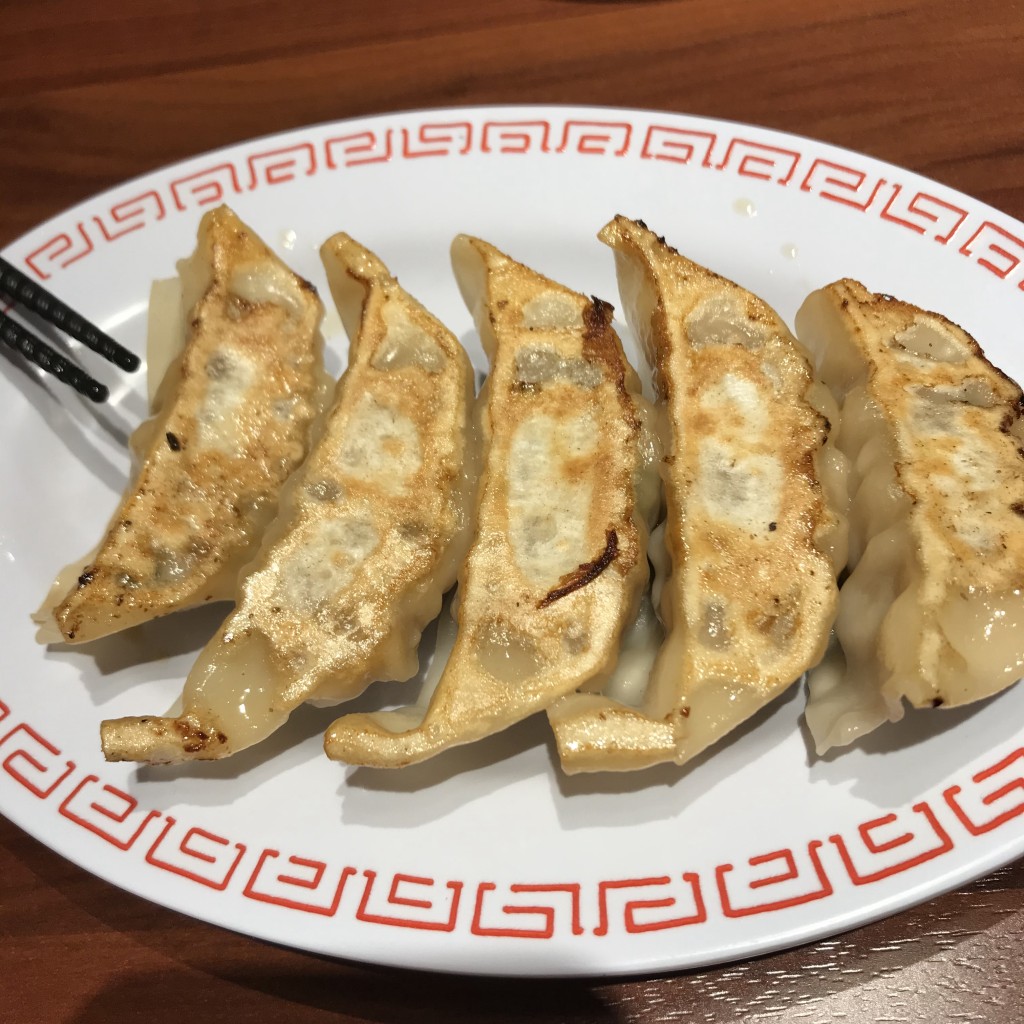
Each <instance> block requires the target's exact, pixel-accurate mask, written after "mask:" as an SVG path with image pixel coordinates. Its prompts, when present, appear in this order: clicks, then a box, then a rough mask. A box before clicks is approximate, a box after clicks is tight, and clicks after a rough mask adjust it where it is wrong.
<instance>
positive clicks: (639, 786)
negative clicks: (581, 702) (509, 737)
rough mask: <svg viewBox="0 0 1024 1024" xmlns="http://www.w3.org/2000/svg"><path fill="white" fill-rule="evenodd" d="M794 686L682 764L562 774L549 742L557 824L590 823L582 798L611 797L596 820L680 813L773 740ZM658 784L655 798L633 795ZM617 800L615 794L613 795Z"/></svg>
mask: <svg viewBox="0 0 1024 1024" xmlns="http://www.w3.org/2000/svg"><path fill="white" fill-rule="evenodd" d="M796 695H797V687H790V689H789V690H787V691H786V692H785V693H783V694H780V695H779V696H778V697H777V698H776V699H775V700H774V701H772V702H771V703H770V704H768V705H767V706H766V707H763V708H761V710H760V711H758V712H757V713H756V714H755V715H753V716H751V717H750V718H749V719H747V721H745V722H744V723H743V724H742V725H740V726H738V727H737V728H736V729H734V730H733V731H732V732H731V733H729V734H728V735H727V736H726V737H724V738H723V739H722V740H720V741H719V742H718V743H716V744H715V745H714V746H712V747H710V748H709V749H707V750H705V751H704V752H703V753H701V754H698V755H697V756H696V757H695V758H693V759H692V760H691V761H689V762H688V763H687V764H685V765H675V764H660V765H653V766H652V767H650V768H644V769H641V770H639V771H635V772H594V773H587V774H581V775H566V774H565V773H564V772H562V771H561V770H560V769H558V767H557V761H558V755H557V753H556V752H555V747H554V741H553V739H552V741H551V758H552V762H553V771H555V772H557V776H556V777H557V780H558V789H559V791H560V793H561V795H562V796H563V797H565V798H566V799H564V800H561V801H559V802H558V804H557V810H558V819H559V823H560V824H561V826H562V827H563V828H567V829H576V828H592V827H593V824H594V810H593V804H592V803H591V802H590V801H589V800H586V799H584V798H586V797H591V796H600V797H612V798H613V799H612V800H610V801H606V802H605V803H603V804H602V806H601V824H602V825H604V826H610V827H617V826H618V827H630V826H634V825H643V824H647V823H648V822H652V821H663V820H664V819H665V818H667V817H674V816H676V815H678V814H680V813H681V812H683V811H684V810H685V809H686V808H687V807H688V806H689V805H690V804H691V803H692V802H693V800H694V799H696V798H698V797H700V796H703V795H704V794H706V793H708V792H709V791H710V790H712V789H713V788H714V787H715V786H716V785H718V784H719V783H720V782H723V781H724V780H726V779H728V778H730V777H731V776H733V775H735V774H736V773H737V772H739V771H742V770H744V769H745V768H746V767H747V766H748V765H750V764H752V763H753V762H755V761H756V760H757V759H758V758H759V757H760V756H761V755H762V754H764V753H765V752H766V751H767V750H769V749H770V748H771V747H772V746H773V745H774V744H775V742H776V740H777V736H778V729H779V727H780V726H781V724H782V723H781V721H780V722H776V723H775V727H773V725H772V724H770V723H772V722H773V720H776V719H780V720H781V719H784V718H786V717H787V716H791V715H792V709H791V708H790V707H789V705H790V704H792V702H793V701H794V700H795V699H796ZM655 788H657V789H658V791H659V792H658V796H657V798H656V799H638V797H640V796H641V795H642V794H644V793H649V792H651V791H652V790H653V789H655ZM619 797H621V798H623V799H617V798H619Z"/></svg>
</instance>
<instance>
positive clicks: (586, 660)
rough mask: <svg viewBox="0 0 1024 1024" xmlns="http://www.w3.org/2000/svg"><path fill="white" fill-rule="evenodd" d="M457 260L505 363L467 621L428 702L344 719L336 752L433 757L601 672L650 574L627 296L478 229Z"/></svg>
mask: <svg viewBox="0 0 1024 1024" xmlns="http://www.w3.org/2000/svg"><path fill="white" fill-rule="evenodd" d="M452 260H453V264H454V267H455V272H456V276H457V278H458V280H459V285H460V287H461V289H462V294H463V297H464V298H465V300H466V303H467V305H468V306H469V307H470V309H471V310H472V311H473V314H474V319H475V320H476V323H477V327H478V329H479V331H480V335H481V338H482V340H483V344H484V348H485V350H486V352H487V355H488V358H489V360H490V364H491V374H490V377H489V379H488V381H487V384H486V385H485V387H484V391H483V393H482V395H481V402H482V411H481V418H482V434H483V441H484V468H483V474H482V479H481V485H480V489H479V495H478V502H477V524H476V536H475V538H474V541H473V545H472V547H471V549H470V553H469V555H468V557H467V559H466V562H465V564H464V565H463V567H462V570H461V572H460V575H459V591H458V613H457V614H458V635H457V638H456V642H455V647H454V649H453V651H452V653H451V656H450V658H449V660H448V662H447V665H446V667H445V670H444V673H443V674H442V676H441V678H440V680H439V682H438V684H437V688H436V689H435V691H434V693H433V696H432V698H431V700H430V704H429V706H428V707H427V708H426V709H424V708H423V707H410V708H405V709H399V710H397V711H384V712H377V713H374V714H359V715H348V716H346V717H343V718H340V719H339V720H338V721H337V722H335V723H334V725H333V726H332V727H331V728H330V729H329V731H328V733H327V737H326V741H325V747H326V750H327V753H328V755H329V756H330V757H332V758H335V759H338V760H343V761H347V762H350V763H352V764H360V765H372V766H376V767H401V766H403V765H407V764H411V763H413V762H417V761H421V760H423V759H425V758H428V757H431V756H433V755H434V754H436V753H438V752H439V751H441V750H443V749H445V748H447V747H451V746H455V745H457V744H462V743H468V742H470V741H472V740H476V739H479V738H481V737H483V736H486V735H489V734H491V733H494V732H497V731H499V730H501V729H504V728H506V727H507V726H510V725H512V724H513V723H514V722H517V721H519V720H521V719H523V718H525V717H526V716H527V715H530V714H531V713H533V712H536V711H540V710H542V709H543V708H545V707H546V706H547V705H548V704H550V703H551V702H552V701H553V700H555V699H556V698H557V697H560V696H562V695H563V694H565V693H569V692H571V691H572V690H575V689H576V688H577V687H579V686H581V685H584V684H586V683H587V682H588V681H593V680H599V679H601V678H602V677H603V676H604V675H606V674H607V673H608V672H609V671H610V670H611V667H612V666H613V665H614V664H615V659H616V655H617V651H618V646H619V640H620V638H621V635H622V632H623V629H624V628H625V626H626V625H627V623H628V622H630V621H631V620H632V619H633V617H634V616H635V614H636V610H637V606H638V602H639V600H640V594H641V592H642V590H643V586H644V584H645V582H646V580H647V558H646V545H647V525H646V522H645V520H644V516H645V514H646V509H645V508H644V507H642V506H644V505H646V504H650V503H651V501H652V500H656V494H657V490H656V486H657V477H656V472H655V471H654V470H653V468H652V463H653V462H654V460H655V457H656V456H655V454H654V453H655V448H654V446H653V444H652V443H651V442H650V439H649V436H648V435H647V434H646V433H645V430H644V426H643V422H642V417H643V415H644V409H643V403H642V399H641V397H640V395H639V390H640V388H639V381H638V379H637V377H636V374H635V373H634V372H633V370H632V369H631V368H630V367H629V365H628V363H627V362H626V360H625V357H624V355H623V352H622V346H621V344H620V343H619V339H618V337H617V336H616V334H615V332H614V331H613V330H612V327H611V313H612V310H611V307H610V306H609V305H607V304H606V303H603V302H601V301H599V300H594V301H590V300H588V299H586V298H585V297H584V296H582V295H578V294H576V293H575V292H572V291H570V290H569V289H567V288H564V287H562V286H561V285H558V284H555V283H554V282H553V281H549V280H548V279H547V278H544V277H541V276H540V275H539V274H536V273H534V272H533V271H532V270H529V269H527V268H526V267H524V266H522V265H521V264H519V263H516V262H515V261H513V260H512V259H510V258H509V257H507V256H505V255H504V254H502V253H501V252H499V251H498V250H497V249H495V248H493V247H492V246H490V245H488V244H487V243H485V242H482V241H480V240H478V239H475V238H469V237H466V236H460V237H458V238H456V239H455V242H454V243H453V245H452ZM639 492H642V493H639Z"/></svg>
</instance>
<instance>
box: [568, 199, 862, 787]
mask: <svg viewBox="0 0 1024 1024" xmlns="http://www.w3.org/2000/svg"><path fill="white" fill-rule="evenodd" d="M599 237H600V238H601V240H602V241H604V242H605V243H606V244H608V245H610V246H611V247H612V248H613V249H614V250H615V259H616V268H617V272H618V278H619V291H620V294H621V295H622V300H623V304H624V306H625V311H626V317H627V320H628V322H629V324H630V327H631V329H632V330H633V331H634V333H635V334H636V336H637V338H638V339H639V341H640V343H641V345H642V347H643V349H644V351H645V353H646V355H647V358H648V360H649V362H650V363H651V366H652V368H653V370H654V378H655V386H656V390H657V392H658V394H659V397H660V398H661V400H662V401H663V402H664V409H665V414H666V417H667V423H668V426H667V436H666V439H665V444H666V454H665V459H664V461H663V463H662V476H663V482H664V493H665V507H666V519H665V523H664V529H663V530H662V529H661V528H659V535H662V534H663V538H664V543H663V544H661V543H658V544H652V546H651V559H652V562H654V564H655V567H656V573H657V579H656V581H655V584H656V591H657V593H656V594H655V600H656V603H657V606H658V611H659V614H660V617H661V620H662V622H663V624H664V628H665V640H664V642H663V644H662V646H661V649H660V650H659V652H658V655H657V658H656V660H655V662H654V665H653V668H652V670H651V674H650V678H649V681H648V684H647V688H646V692H644V693H643V695H642V699H639V700H637V695H636V687H635V685H634V686H633V687H632V688H631V690H632V694H633V696H632V699H631V700H630V699H628V696H627V695H619V694H616V692H615V690H613V689H608V690H607V691H606V692H604V693H579V694H573V695H570V696H568V697H566V698H564V699H563V700H561V701H559V702H558V703H556V704H554V705H553V706H552V707H551V708H550V709H549V711H548V718H549V720H550V722H551V726H552V728H553V730H554V733H555V739H556V742H557V746H558V753H559V757H560V759H561V763H562V767H563V768H564V769H565V770H566V771H568V772H581V771H598V770H603V769H617V770H628V769H638V768H644V767H647V766H649V765H653V764H658V763H661V762H675V763H676V764H683V763H685V762H686V761H688V760H689V759H690V758H692V757H694V756H695V755H696V754H698V753H700V752H701V751H703V750H704V749H706V748H707V747H709V746H710V745H711V744H713V743H715V742H716V741H718V740H719V739H720V738H721V737H723V736H724V735H726V734H727V733H728V732H729V731H730V730H732V729H734V728H735V727H736V726H738V725H739V724H740V723H742V722H744V721H745V720H746V719H747V718H749V717H750V716H751V715H752V714H754V713H755V712H756V711H757V710H759V709H760V708H762V707H764V706H765V705H766V704H768V703H769V702H770V701H771V700H773V699H774V698H775V697H777V696H778V695H779V694H781V693H782V692H783V691H784V690H786V689H787V688H788V687H789V686H790V685H792V684H793V683H794V682H795V681H796V680H797V679H799V678H800V676H801V675H802V674H803V673H804V671H806V669H807V668H809V667H810V666H811V665H814V664H815V663H816V662H818V661H819V660H820V658H821V657H822V654H823V653H824V651H825V646H826V643H827V641H828V635H829V629H830V627H831V625H832V622H833V619H834V616H835V611H836V603H837V587H836V574H837V572H838V570H839V568H840V567H841V566H842V564H843V563H844V561H845V558H846V535H845V521H844V518H843V515H842V507H841V505H842V500H843V498H844V497H845V488H844V486H843V476H844V473H845V466H844V460H843V459H842V456H841V455H839V454H838V453H837V452H836V451H835V449H834V448H833V447H832V446H831V443H830V439H829V421H830V420H832V419H833V418H834V416H835V405H834V403H833V402H832V401H831V397H830V395H829V394H828V392H827V391H826V390H825V389H824V388H823V387H822V386H821V385H820V384H816V383H815V382H814V380H813V378H812V376H811V370H810V366H809V364H808V361H807V358H806V356H805V354H804V353H803V352H802V351H801V349H800V347H799V346H798V345H797V343H796V341H795V340H794V339H793V337H792V335H791V334H790V333H789V331H788V330H787V329H786V326H785V325H784V324H783V322H782V321H781V319H780V318H779V317H778V315H777V314H776V313H775V312H774V311H773V310H772V309H770V308H769V307H768V306H767V305H766V304H765V303H764V302H763V301H761V300H760V299H758V298H757V297H756V296H754V295H752V294H750V293H749V292H747V291H744V290H743V289H742V288H740V287H739V286H738V285H735V284H733V283H732V282H730V281H726V280H725V279H723V278H721V277H719V276H718V275H716V274H713V273H712V272H711V271H709V270H706V269H705V268H703V267H701V266H699V265H698V264H696V263H693V262H692V261H691V260H688V259H686V258H685V257H684V256H681V255H680V254H679V253H678V252H676V251H675V250H674V249H672V248H670V247H669V246H668V245H666V244H665V242H664V239H661V238H658V237H657V236H656V235H655V234H654V233H653V232H652V231H650V230H648V229H647V227H646V226H645V225H644V224H642V223H640V222H637V221H630V220H627V219H626V218H624V217H618V218H616V219H615V220H613V221H612V222H611V223H610V224H608V225H607V226H606V227H605V228H604V229H603V230H602V231H601V233H600V236H599ZM826 492H828V493H826ZM636 628H637V629H640V630H642V631H645V632H649V630H650V624H649V623H646V622H644V621H643V619H641V620H640V621H639V622H638V624H637V627H636ZM616 696H619V698H620V699H616Z"/></svg>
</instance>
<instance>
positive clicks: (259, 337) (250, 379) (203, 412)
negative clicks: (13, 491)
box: [33, 207, 328, 643]
mask: <svg viewBox="0 0 1024 1024" xmlns="http://www.w3.org/2000/svg"><path fill="white" fill-rule="evenodd" d="M179 272H180V280H179V282H177V283H173V282H172V283H160V284H159V285H158V287H156V288H155V289H154V296H155V297H156V300H155V301H154V303H153V306H152V308H151V312H150V346H149V347H150V375H151V379H150V390H151V395H152V411H153V415H152V418H151V419H149V420H147V421H146V422H145V423H143V424H142V425H141V426H140V427H139V429H138V430H137V431H136V432H135V434H134V435H133V438H132V447H133V449H134V451H135V453H136V456H137V457H138V460H139V468H138V470H137V472H136V473H135V475H134V477H133V479H132V481H131V483H130V485H129V488H128V491H127V492H126V494H125V496H124V498H123V499H122V501H121V504H120V506H119V507H118V509H117V511H116V512H115V513H114V516H113V518H112V520H111V523H110V526H109V527H108V530H107V533H106V535H105V536H104V538H103V539H102V541H101V542H100V544H99V546H98V547H97V548H96V549H95V550H94V551H93V552H92V553H91V554H90V555H88V556H87V557H86V558H85V559H83V560H81V561H79V562H77V563H75V564H74V565H72V566H69V567H68V568H67V569H66V570H64V572H62V573H61V574H60V576H59V577H58V579H57V581H56V582H55V583H54V585H53V587H52V588H51V591H50V594H49V596H48V597H47V599H46V601H45V602H44V604H43V607H42V608H41V609H40V610H39V612H37V613H36V615H35V616H33V618H34V619H35V621H36V622H37V623H39V625H40V626H41V627H42V628H41V629H40V630H39V634H38V639H39V640H40V641H41V642H44V643H51V642H59V641H64V642H66V643H83V642H85V641H87V640H95V639H97V638H98V637H102V636H106V635H108V634H110V633H115V632H118V631H120V630H123V629H127V628H129V627H130V626H134V625H137V624H138V623H141V622H146V621H148V620H150V619H154V618H157V617H158V616H161V615H166V614H168V613H170V612H174V611H179V610H181V609H183V608H190V607H193V606H195V605H199V604H202V603H203V602H205V601H210V600H225V599H228V598H230V597H232V596H233V594H234V590H235V583H236V581H237V578H238V573H239V570H240V568H241V566H242V565H244V564H245V563H246V562H247V561H249V560H250V559H251V558H252V556H253V554H254V553H255V551H256V549H257V547H258V545H259V542H260V538H261V537H262V535H263V531H264V529H265V528H266V526H267V524H268V523H269V522H270V520H271V519H272V518H273V516H274V513H275V512H276V509H277V499H278V492H279V490H280V488H281V485H282V484H283V483H284V481H285V479H286V478H287V477H288V476H289V475H290V474H291V472H292V470H293V469H294V468H295V467H296V466H297V465H298V464H299V463H300V462H301V461H302V459H303V458H304V456H305V454H306V451H307V447H308V442H309V434H310V428H311V424H312V422H313V421H314V419H315V418H316V417H317V416H318V415H319V414H320V412H321V411H322V408H323V405H324V403H325V401H326V397H327V385H328V378H327V377H326V376H325V374H324V371H323V340H322V338H321V336H320V330H319V325H320V320H321V318H322V315H323V307H322V305H321V303H320V300H319V298H318V297H317V294H316V290H315V289H314V288H313V286H312V285H311V284H309V283H308V282H307V281H304V280H303V279H302V278H300V277H298V276H297V275H295V274H293V273H292V272H291V271H290V270H289V269H288V268H287V267H286V266H285V265H284V264H283V263H282V262H281V261H280V260H279V259H278V258H277V257H276V256H275V255H274V254H273V253H272V252H271V251H270V249H268V248H267V246H266V245H264V244H263V242H261V241H260V239H259V238H257V237H256V235H255V234H254V233H253V231H252V230H251V229H250V228H248V227H246V226H245V225H244V224H243V223H242V222H241V221H239V220H238V218H237V217H236V216H235V215H234V214H233V213H232V212H231V211H230V210H229V209H228V208H227V207H221V208H219V209H217V210H213V211H211V212H210V213H208V214H206V215H205V216H204V217H203V219H202V221H201V223H200V225H199V237H198V243H197V245H196V250H195V253H194V254H193V255H192V256H191V258H190V259H188V260H184V261H182V262H181V264H179ZM175 307H177V308H175ZM162 370H165V371H166V372H163V373H162V375H161V371H162ZM157 377H160V384H159V387H158V388H156V387H155V386H154V380H155V379H156V378H157Z"/></svg>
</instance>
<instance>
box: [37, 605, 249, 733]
mask: <svg viewBox="0 0 1024 1024" xmlns="http://www.w3.org/2000/svg"><path fill="white" fill-rule="evenodd" d="M229 610H230V605H229V604H227V603H226V602H224V601H217V602H213V603H210V604H208V605H203V606H202V607H200V608H192V609H190V610H189V611H183V612H176V613H175V614H173V615H167V616H164V617H162V618H159V619H154V620H153V621H152V622H144V623H142V624H141V625H139V626H135V627H134V628H132V629H127V630H125V631H124V632H123V633H115V634H113V635H112V636H107V637H103V638H102V639H100V640H94V641H93V642H92V643H88V644H81V645H78V646H75V645H68V644H51V645H50V646H48V647H47V649H46V657H47V658H48V659H52V660H56V661H61V662H64V663H65V664H68V665H73V666H74V667H75V668H76V669H77V670H78V673H79V676H80V677H81V681H82V685H83V686H84V688H85V689H86V691H87V692H88V694H89V696H90V698H91V699H92V701H93V703H94V704H96V705H103V704H105V703H107V702H108V701H109V700H111V699H112V698H113V697H115V696H117V695H118V694H121V693H124V692H125V690H127V689H129V688H130V687H132V686H137V685H139V684H140V683H147V682H153V681H155V680H160V679H164V678H166V676H167V666H166V665H165V662H167V661H169V660H170V659H173V658H178V657H183V656H185V655H191V656H194V655H196V654H197V653H198V652H199V651H200V650H201V649H202V648H203V646H204V645H205V644H206V642H207V641H208V640H209V639H210V637H211V636H213V634H214V633H215V632H216V631H217V629H218V628H219V627H220V624H221V623H222V622H223V621H224V617H225V616H226V615H227V614H228V611H229ZM184 671H186V672H187V668H186V669H185V670H184ZM125 672H128V673H130V675H129V676H128V677H127V678H126V677H124V676H122V673H125ZM184 680H185V677H184V674H183V675H182V677H181V681H182V682H184ZM148 710H149V711H152V712H153V713H154V714H164V712H166V710H167V709H166V708H150V709H148ZM143 713H145V712H144V711H143V710H141V709H140V711H139V714H143Z"/></svg>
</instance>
